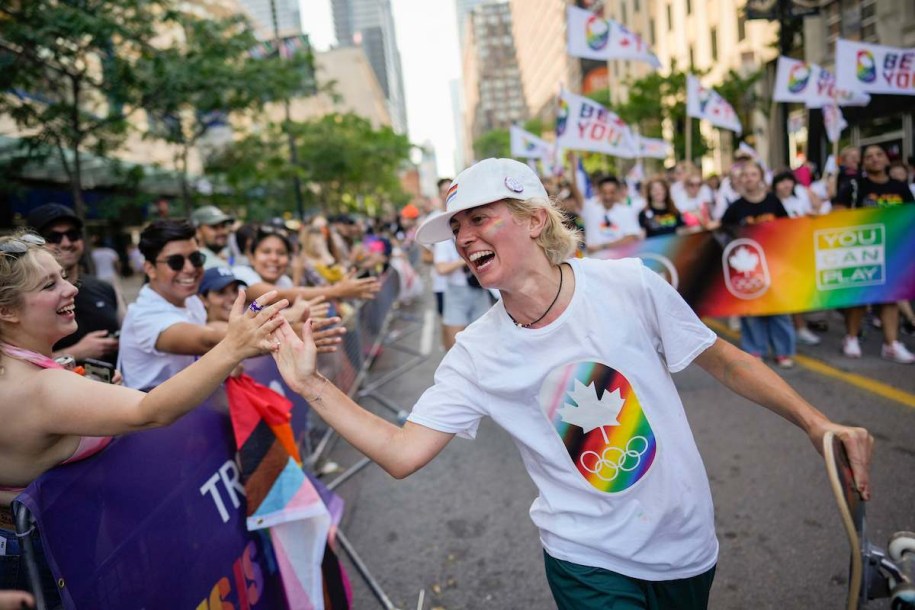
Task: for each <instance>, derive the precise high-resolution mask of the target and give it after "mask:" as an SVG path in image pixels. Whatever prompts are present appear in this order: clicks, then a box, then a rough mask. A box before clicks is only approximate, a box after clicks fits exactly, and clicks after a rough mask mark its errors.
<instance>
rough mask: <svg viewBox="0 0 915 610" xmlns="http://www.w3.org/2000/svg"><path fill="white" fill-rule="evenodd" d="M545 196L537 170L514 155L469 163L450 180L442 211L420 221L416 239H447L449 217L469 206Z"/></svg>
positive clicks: (434, 240) (429, 241) (428, 241)
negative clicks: (468, 165)
mask: <svg viewBox="0 0 915 610" xmlns="http://www.w3.org/2000/svg"><path fill="white" fill-rule="evenodd" d="M533 197H542V198H543V199H547V198H548V197H549V196H548V195H547V193H546V189H545V188H543V183H541V182H540V178H538V177H537V174H535V173H534V171H533V170H532V169H531V168H529V167H528V166H527V165H525V164H524V163H520V162H518V161H515V160H514V159H485V160H483V161H480V162H479V163H477V164H475V165H471V166H470V167H468V168H467V169H465V170H464V171H462V172H461V173H460V174H458V175H457V177H456V178H455V179H454V180H453V181H452V182H451V188H449V189H448V194H447V195H446V197H445V211H444V212H443V213H441V214H438V215H436V216H433V217H432V218H430V219H429V220H427V221H426V222H424V223H423V224H422V225H421V226H420V227H419V229H418V230H417V231H416V240H417V241H419V242H421V243H424V244H433V243H435V242H438V241H445V240H447V239H451V237H452V235H451V217H452V216H454V215H455V214H457V213H458V212H461V211H463V210H467V209H470V208H475V207H477V206H481V205H486V204H487V203H493V202H494V201H502V200H503V199H518V200H520V201H525V200H527V199H531V198H533Z"/></svg>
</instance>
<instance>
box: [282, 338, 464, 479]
mask: <svg viewBox="0 0 915 610" xmlns="http://www.w3.org/2000/svg"><path fill="white" fill-rule="evenodd" d="M275 335H276V336H277V338H278V340H279V341H280V348H279V350H278V351H276V352H274V353H273V357H274V358H275V359H276V362H277V366H278V367H279V370H280V373H281V374H282V376H283V379H285V380H286V383H287V384H288V385H289V387H290V388H292V389H293V390H294V391H295V392H297V393H299V394H301V395H302V397H303V398H305V400H307V401H308V404H309V405H310V406H311V408H312V409H314V410H315V412H317V413H318V415H320V416H321V418H322V419H323V420H324V421H325V422H327V424H328V425H329V426H330V427H332V428H333V429H334V430H336V431H337V433H339V434H340V436H342V437H343V438H344V439H346V441H347V442H348V443H350V444H351V445H353V446H354V447H355V448H356V449H358V450H359V451H361V452H362V453H364V454H365V455H366V456H368V457H369V458H370V459H372V460H373V461H374V462H376V463H377V464H378V465H379V466H381V467H382V468H383V469H384V470H385V471H386V472H387V473H388V474H390V475H391V476H392V477H394V478H396V479H403V478H405V477H407V476H409V475H411V474H413V473H414V472H416V471H417V470H419V469H420V468H422V467H423V466H425V465H426V464H428V463H429V462H430V461H431V460H432V458H434V457H435V456H436V455H438V454H439V452H440V451H441V450H442V449H444V448H445V445H447V444H448V442H449V441H450V440H451V439H452V438H453V437H454V435H453V434H447V433H445V432H439V431H437V430H432V429H431V428H427V427H425V426H421V425H419V424H414V423H413V422H407V423H405V424H404V426H403V427H402V428H399V427H397V426H395V425H394V424H392V423H391V422H389V421H387V420H385V419H382V418H380V417H378V416H377V415H375V414H374V413H370V412H369V411H366V410H365V409H363V408H362V407H360V406H359V405H357V404H356V403H355V402H353V401H352V400H351V399H350V398H349V397H348V396H347V395H346V394H344V393H343V392H342V391H340V389H339V388H337V386H335V385H334V384H333V383H331V382H330V380H329V379H327V378H326V377H324V376H323V375H321V374H320V373H318V371H317V369H316V366H315V356H316V348H315V344H314V340H313V337H312V335H313V333H312V328H311V322H310V321H308V322H306V323H305V325H304V329H303V331H302V338H301V339H300V338H299V337H298V336H297V335H296V334H295V332H294V331H293V330H292V328H291V327H290V326H289V324H288V323H285V322H284V323H283V324H282V325H281V326H280V327H279V329H277V331H276V333H275ZM303 339H304V341H303Z"/></svg>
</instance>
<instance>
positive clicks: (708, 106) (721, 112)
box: [686, 74, 743, 135]
mask: <svg viewBox="0 0 915 610" xmlns="http://www.w3.org/2000/svg"><path fill="white" fill-rule="evenodd" d="M686 114H688V115H689V116H691V117H693V118H696V119H705V120H707V121H708V122H709V123H711V124H712V125H714V126H715V127H721V128H723V129H730V130H731V131H735V132H737V134H738V135H739V134H740V133H741V132H742V131H743V127H742V126H741V125H740V119H738V118H737V113H736V112H734V108H733V107H732V106H731V105H730V104H729V103H728V102H727V100H725V99H724V98H723V97H721V96H720V95H719V94H718V92H717V91H715V90H714V89H709V88H708V87H703V86H702V83H700V82H699V79H698V78H696V77H695V76H694V75H692V74H690V75H688V76H687V77H686Z"/></svg>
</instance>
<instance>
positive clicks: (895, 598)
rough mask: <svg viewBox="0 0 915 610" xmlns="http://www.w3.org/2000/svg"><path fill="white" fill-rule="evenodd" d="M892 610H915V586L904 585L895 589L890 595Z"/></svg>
mask: <svg viewBox="0 0 915 610" xmlns="http://www.w3.org/2000/svg"><path fill="white" fill-rule="evenodd" d="M890 596H891V601H890V608H892V610H912V609H913V608H915V585H913V584H911V583H903V584H901V585H899V586H897V587H895V588H894V589H893V591H892V593H891V594H890Z"/></svg>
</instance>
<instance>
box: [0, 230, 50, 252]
mask: <svg viewBox="0 0 915 610" xmlns="http://www.w3.org/2000/svg"><path fill="white" fill-rule="evenodd" d="M44 244H45V240H44V239H43V238H42V237H41V236H40V235H35V234H34V233H26V234H24V235H22V236H20V237H11V238H9V239H7V240H6V241H2V242H0V252H2V253H3V254H6V255H8V256H11V257H12V258H19V257H20V256H22V255H23V254H25V253H26V252H28V251H29V247H31V246H43V245H44Z"/></svg>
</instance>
